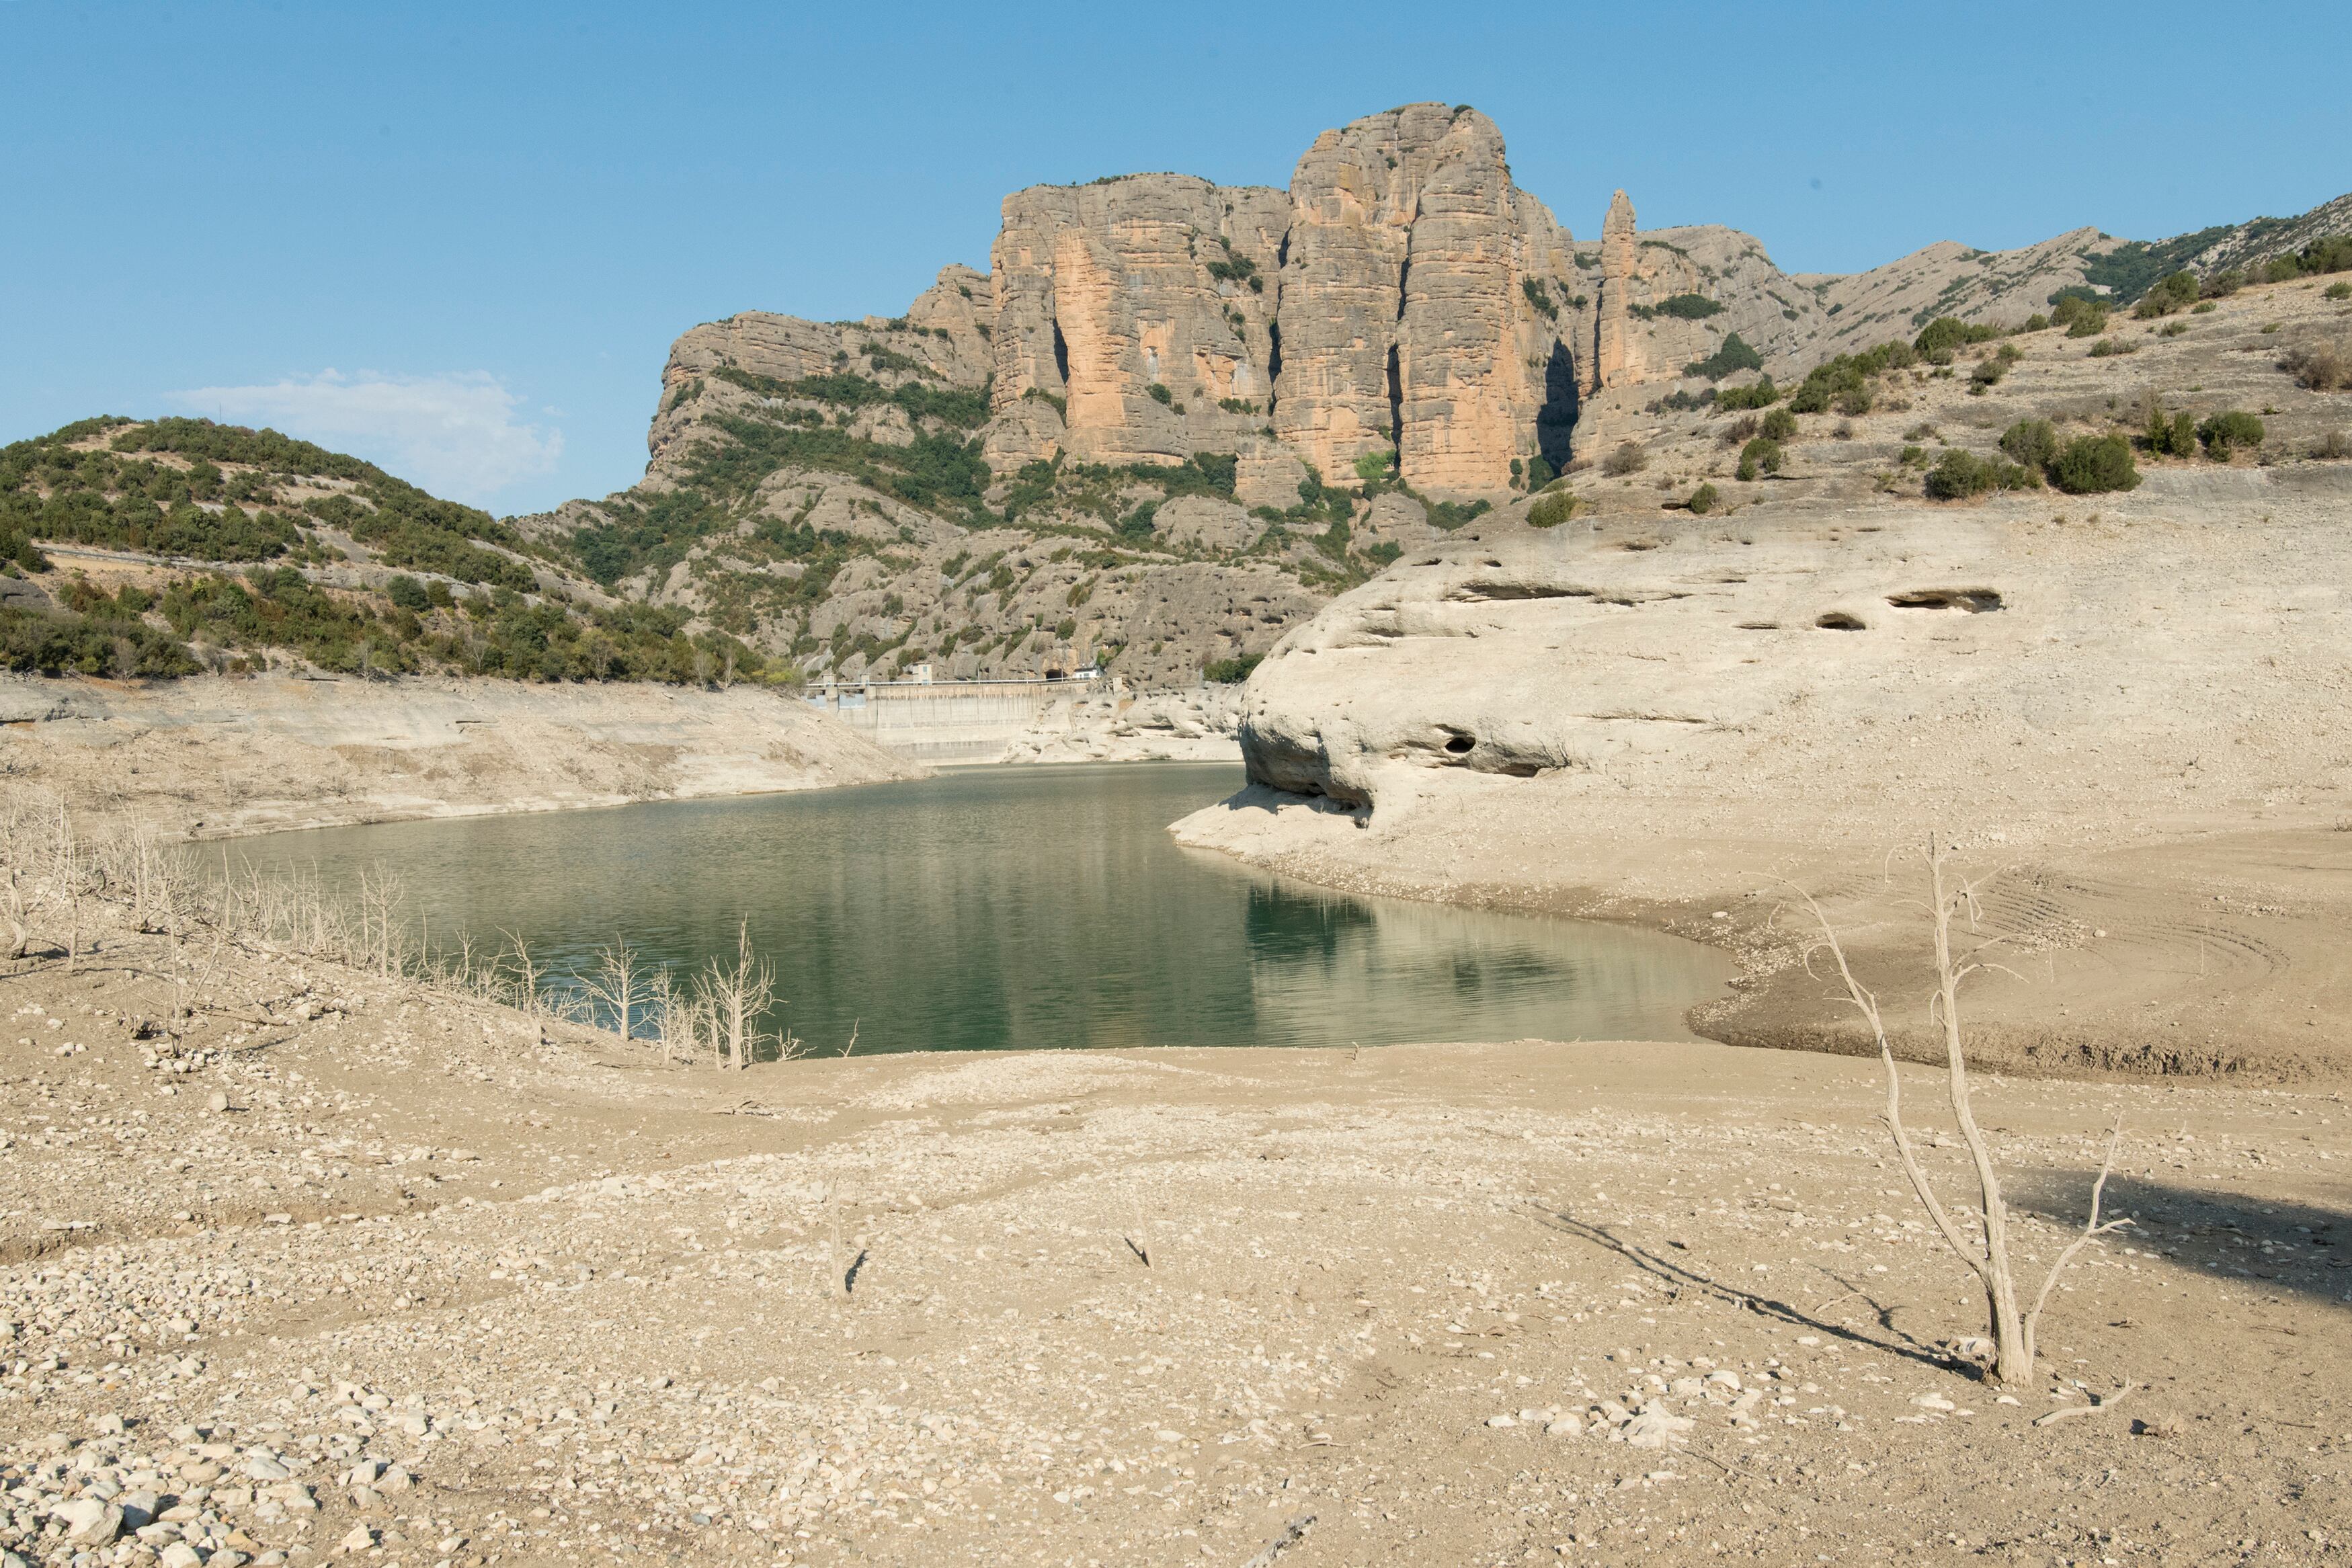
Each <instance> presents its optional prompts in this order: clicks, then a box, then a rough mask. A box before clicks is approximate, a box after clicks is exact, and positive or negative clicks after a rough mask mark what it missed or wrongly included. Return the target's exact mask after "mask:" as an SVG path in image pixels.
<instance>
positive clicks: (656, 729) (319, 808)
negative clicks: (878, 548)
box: [0, 675, 921, 838]
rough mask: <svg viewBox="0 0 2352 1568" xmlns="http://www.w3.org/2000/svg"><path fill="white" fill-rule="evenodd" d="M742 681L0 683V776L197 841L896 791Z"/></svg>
mask: <svg viewBox="0 0 2352 1568" xmlns="http://www.w3.org/2000/svg"><path fill="white" fill-rule="evenodd" d="M920 771H921V769H920V768H917V767H915V766H913V765H912V764H909V763H908V762H905V761H903V760H902V759H900V758H895V757H892V756H891V755H890V754H889V753H887V752H886V751H884V750H882V749H881V748H880V747H877V746H875V745H874V744H872V743H871V742H870V741H868V740H866V738H865V737H862V736H859V735H857V734H856V733H855V732H854V731H852V730H850V729H849V728H847V727H845V726H843V725H840V724H836V723H834V722H832V721H830V720H828V719H826V718H825V717H824V716H823V715H820V714H817V713H815V712H814V711H812V710H811V709H810V708H809V707H808V706H806V705H804V704H803V703H800V702H798V701H796V700H794V699H793V698H792V697H790V696H787V695H781V694H778V693H773V692H768V691H762V690H759V689H755V688H752V687H750V686H736V687H732V688H730V689H728V690H724V691H688V690H682V689H677V688H671V687H666V686H646V685H614V686H541V685H521V684H519V683H514V682H507V681H459V680H449V679H442V678H437V677H434V678H423V679H404V680H396V681H356V680H333V679H320V680H301V679H294V678H290V677H287V676H280V675H265V676H257V677H252V678H244V677H228V678H222V677H215V676H204V677H198V678H194V679H191V680H184V681H174V682H163V683H158V684H155V685H149V686H144V687H125V686H122V685H118V684H117V683H114V682H109V681H92V680H79V679H77V680H47V679H44V678H42V677H39V676H8V677H0V775H5V777H6V778H7V779H9V780H10V782H11V785H12V787H13V786H16V785H18V784H23V785H29V786H40V787H45V788H46V789H48V790H49V791H51V792H53V793H55V794H57V795H59V796H62V797H63V798H65V799H67V800H70V801H72V802H73V803H74V805H75V808H76V810H78V811H79V812H83V813H90V814H96V815H100V816H105V817H112V818H119V819H122V820H125V821H135V822H142V823H148V824H152V825H154V826H156V827H160V828H163V829H165V830H166V831H172V832H175V833H178V832H184V833H186V834H187V835H189V836H191V837H194V838H224V837H229V836H233V835H236V834H241V833H258V832H270V831H277V830H280V829H287V828H315V827H330V826H341V825H345V824H349V823H354V822H383V821H404V820H408V819H413V818H420V817H457V816H471V815H476V814H478V813H483V812H494V811H537V810H561V809H563V808H566V807H578V806H610V805H618V804H621V803H623V802H625V801H630V800H677V799H686V798H691V797H697V796H710V795H745V794H756V793H761V792H764V791H768V790H776V789H816V788H822V787H824V786H827V785H834V784H857V783H866V782H870V781H873V780H876V779H905V778H912V777H915V776H916V775H918V774H919V773H920Z"/></svg>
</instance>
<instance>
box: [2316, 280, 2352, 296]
mask: <svg viewBox="0 0 2352 1568" xmlns="http://www.w3.org/2000/svg"><path fill="white" fill-rule="evenodd" d="M2320 298H2322V299H2352V283H2331V284H2329V285H2328V286H2327V290H2326V293H2324V294H2322V295H2321V296H2320Z"/></svg>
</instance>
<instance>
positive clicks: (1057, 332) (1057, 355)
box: [1054, 321, 1070, 395]
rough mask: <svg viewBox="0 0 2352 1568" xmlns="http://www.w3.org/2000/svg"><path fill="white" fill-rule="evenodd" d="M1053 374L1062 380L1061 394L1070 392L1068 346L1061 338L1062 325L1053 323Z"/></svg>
mask: <svg viewBox="0 0 2352 1568" xmlns="http://www.w3.org/2000/svg"><path fill="white" fill-rule="evenodd" d="M1054 373H1055V375H1057V376H1059V377H1061V378H1062V392H1063V393H1064V394H1065V395H1067V393H1068V392H1069V390H1070V345H1069V344H1068V343H1067V342H1066V341H1065V340H1064V339H1063V337H1062V324H1061V323H1060V322H1059V321H1056V322H1055V323H1054Z"/></svg>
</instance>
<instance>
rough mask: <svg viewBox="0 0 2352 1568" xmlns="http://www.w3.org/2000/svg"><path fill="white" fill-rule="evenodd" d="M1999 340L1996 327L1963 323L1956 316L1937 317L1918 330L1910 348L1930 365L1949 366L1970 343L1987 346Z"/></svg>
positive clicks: (1974, 322) (1976, 323)
mask: <svg viewBox="0 0 2352 1568" xmlns="http://www.w3.org/2000/svg"><path fill="white" fill-rule="evenodd" d="M1998 337H2000V329H1999V328H1998V327H1989V326H1986V325H1984V324H1983V323H1982V322H1977V321H1963V320H1961V319H1959V318H1958V317H1957V316H1938V317H1937V318H1936V319H1934V320H1933V321H1930V322H1928V323H1927V326H1925V327H1923V328H1921V329H1920V330H1919V335H1918V336H1917V337H1916V338H1914V339H1913V340H1911V346H1912V348H1913V349H1915V350H1917V351H1918V354H1919V357H1920V358H1921V359H1923V360H1925V361H1927V362H1928V363H1929V364H1931V365H1948V364H1950V363H1951V362H1952V356H1953V355H1954V354H1955V353H1957V352H1958V350H1961V349H1963V348H1966V347H1967V346H1968V345H1969V344H1970V343H1989V342H1990V341H1992V340H1994V339H1995V338H1998Z"/></svg>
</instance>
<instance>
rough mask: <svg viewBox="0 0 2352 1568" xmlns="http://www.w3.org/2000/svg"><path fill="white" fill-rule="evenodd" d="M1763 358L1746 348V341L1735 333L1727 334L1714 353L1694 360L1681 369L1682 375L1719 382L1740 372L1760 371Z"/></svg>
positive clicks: (1762, 365) (1762, 366)
mask: <svg viewBox="0 0 2352 1568" xmlns="http://www.w3.org/2000/svg"><path fill="white" fill-rule="evenodd" d="M1763 368H1764V356H1763V355H1761V354H1759V353H1758V352H1757V351H1756V350H1754V349H1752V348H1749V347H1748V341H1747V340H1746V339H1744V338H1742V337H1741V336H1740V335H1739V334H1738V333H1737V332H1731V333H1727V334H1726V335H1725V337H1724V340H1723V341H1722V343H1721V344H1719V345H1718V346H1717V349H1716V350H1715V352H1714V353H1712V354H1709V355H1708V356H1707V357H1706V359H1704V360H1694V361H1691V362H1690V363H1689V364H1687V365H1685V366H1684V367H1683V374H1685V375H1686V376H1698V377H1701V378H1703V379H1705V380H1706V381H1710V382H1719V381H1721V380H1722V379H1723V378H1724V377H1726V376H1728V375H1737V374H1738V372H1739V371H1760V370H1762V369H1763Z"/></svg>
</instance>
